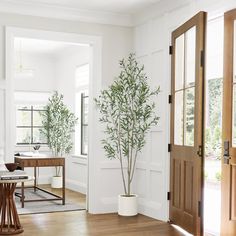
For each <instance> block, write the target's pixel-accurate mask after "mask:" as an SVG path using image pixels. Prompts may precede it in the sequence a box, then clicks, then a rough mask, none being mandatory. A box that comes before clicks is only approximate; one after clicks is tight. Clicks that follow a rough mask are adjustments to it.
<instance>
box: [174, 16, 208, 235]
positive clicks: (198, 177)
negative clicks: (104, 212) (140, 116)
mask: <svg viewBox="0 0 236 236" xmlns="http://www.w3.org/2000/svg"><path fill="white" fill-rule="evenodd" d="M206 18H207V14H206V12H199V13H198V14H197V15H195V16H194V17H192V18H191V19H190V20H188V21H187V22H185V23H184V24H183V25H181V26H180V27H179V28H177V29H176V30H175V31H174V32H173V33H172V47H173V50H172V52H173V54H172V58H171V94H172V98H173V99H172V103H171V124H170V130H171V132H170V143H171V153H170V158H171V160H170V191H171V199H170V222H172V223H174V224H177V225H179V226H180V227H182V228H184V229H186V230H187V231H189V232H190V233H193V234H194V235H203V214H202V213H203V187H204V178H203V177H204V169H203V167H204V102H205V99H204V96H205V95H204V94H205V93H204V79H205V73H204V72H205V71H204V61H205V60H204V59H205V44H206V40H205V35H206V34H205V32H206ZM194 26H196V55H195V78H196V79H195V101H197V102H195V107H194V114H195V118H194V119H195V121H197V122H196V123H195V124H194V140H195V141H194V147H188V146H180V145H175V144H174V122H175V121H174V112H175V96H174V94H175V39H176V38H178V37H179V36H180V35H182V34H183V33H184V32H186V31H188V30H189V29H190V28H192V27H194ZM196 88H197V89H196ZM199 147H201V153H199ZM180 152H182V154H181V155H182V156H188V155H191V156H193V157H194V159H193V163H194V166H196V168H197V170H198V171H196V173H194V174H193V175H194V177H193V178H194V180H195V181H196V194H193V206H192V213H193V220H192V221H190V220H187V219H188V218H184V216H183V215H184V214H185V213H184V200H183V199H184V196H183V195H184V193H183V191H182V192H181V193H180V196H179V198H181V203H180V208H179V209H181V210H179V209H177V208H175V207H174V203H173V199H174V198H173V195H174V187H173V186H174V181H173V179H174V178H175V176H174V168H175V167H174V156H175V154H176V153H180ZM199 154H200V155H199ZM180 165H181V167H180V170H181V177H180V179H181V182H180V185H181V186H184V184H185V182H184V176H183V174H182V173H183V168H184V167H183V162H181V164H180ZM181 188H183V187H181ZM199 203H201V204H199Z"/></svg>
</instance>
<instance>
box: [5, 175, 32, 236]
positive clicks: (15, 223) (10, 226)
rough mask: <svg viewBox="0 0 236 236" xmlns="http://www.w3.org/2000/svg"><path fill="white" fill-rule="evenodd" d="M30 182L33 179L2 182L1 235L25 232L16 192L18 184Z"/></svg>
mask: <svg viewBox="0 0 236 236" xmlns="http://www.w3.org/2000/svg"><path fill="white" fill-rule="evenodd" d="M30 180H33V178H32V177H29V178H28V179H16V180H0V217H1V218H0V235H12V234H19V233H22V232H23V231H24V230H23V228H22V226H21V224H20V220H19V216H18V213H17V210H16V205H15V199H14V191H15V189H16V185H17V183H23V182H26V181H30Z"/></svg>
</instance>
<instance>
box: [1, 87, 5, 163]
mask: <svg viewBox="0 0 236 236" xmlns="http://www.w3.org/2000/svg"><path fill="white" fill-rule="evenodd" d="M4 114H5V89H4V87H0V164H2V163H3V160H4V154H5V124H6V123H5V115H4Z"/></svg>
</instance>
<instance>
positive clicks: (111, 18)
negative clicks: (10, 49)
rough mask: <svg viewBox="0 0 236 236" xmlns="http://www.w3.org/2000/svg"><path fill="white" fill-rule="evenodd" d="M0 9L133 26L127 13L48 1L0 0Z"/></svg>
mask: <svg viewBox="0 0 236 236" xmlns="http://www.w3.org/2000/svg"><path fill="white" fill-rule="evenodd" d="M0 11H1V12H6V13H15V14H20V15H30V16H39V17H47V18H56V19H63V20H73V21H81V22H88V23H98V24H109V25H117V26H127V27H131V26H133V21H132V16H131V15H129V14H120V13H113V12H102V11H91V10H83V9H78V8H70V7H63V6H61V5H56V4H48V3H36V2H35V3H32V2H30V1H27V0H21V1H19V0H1V1H0Z"/></svg>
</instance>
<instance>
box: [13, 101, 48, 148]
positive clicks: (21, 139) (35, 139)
mask: <svg viewBox="0 0 236 236" xmlns="http://www.w3.org/2000/svg"><path fill="white" fill-rule="evenodd" d="M42 112H45V110H44V109H43V106H40V105H18V106H17V110H16V143H17V144H18V145H21V144H37V143H41V144H47V139H46V137H44V136H43V135H42V134H41V132H40V129H41V128H42V118H41V113H42Z"/></svg>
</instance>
